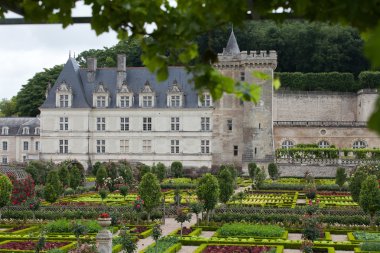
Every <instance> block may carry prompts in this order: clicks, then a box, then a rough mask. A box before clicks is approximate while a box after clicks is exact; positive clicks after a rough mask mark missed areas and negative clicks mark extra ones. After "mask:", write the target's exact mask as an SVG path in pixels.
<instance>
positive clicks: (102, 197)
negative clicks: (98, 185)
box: [98, 189, 108, 202]
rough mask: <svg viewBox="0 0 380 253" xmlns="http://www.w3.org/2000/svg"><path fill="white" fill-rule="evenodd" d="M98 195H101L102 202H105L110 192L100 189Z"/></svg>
mask: <svg viewBox="0 0 380 253" xmlns="http://www.w3.org/2000/svg"><path fill="white" fill-rule="evenodd" d="M98 194H99V197H100V198H101V199H102V202H103V201H104V199H106V198H107V195H108V191H107V190H106V189H100V190H99V192H98Z"/></svg>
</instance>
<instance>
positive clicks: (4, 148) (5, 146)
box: [3, 141, 8, 151]
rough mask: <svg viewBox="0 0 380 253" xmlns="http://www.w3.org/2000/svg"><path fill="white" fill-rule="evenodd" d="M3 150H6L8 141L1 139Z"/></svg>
mask: <svg viewBox="0 0 380 253" xmlns="http://www.w3.org/2000/svg"><path fill="white" fill-rule="evenodd" d="M3 150H4V151H6V150H8V142H6V141H3Z"/></svg>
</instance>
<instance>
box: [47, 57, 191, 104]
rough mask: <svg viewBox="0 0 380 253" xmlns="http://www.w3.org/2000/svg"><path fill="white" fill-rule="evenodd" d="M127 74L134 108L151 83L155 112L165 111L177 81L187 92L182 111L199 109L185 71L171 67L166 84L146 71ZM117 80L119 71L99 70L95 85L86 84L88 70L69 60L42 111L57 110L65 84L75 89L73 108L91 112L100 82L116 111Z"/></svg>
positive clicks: (131, 69) (129, 70) (139, 69)
mask: <svg viewBox="0 0 380 253" xmlns="http://www.w3.org/2000/svg"><path fill="white" fill-rule="evenodd" d="M126 74H127V77H126V82H127V85H128V88H129V90H130V91H131V92H133V93H134V105H133V107H138V104H139V101H138V100H139V94H140V92H141V90H142V88H143V87H144V84H145V83H146V81H149V83H150V85H151V87H152V89H153V91H154V92H155V94H156V105H155V108H166V107H167V106H166V105H167V102H166V96H167V92H168V90H169V89H170V88H171V86H172V85H173V82H174V81H175V80H176V81H177V82H178V86H179V88H180V89H181V91H182V92H184V106H183V107H184V108H195V107H198V94H197V92H196V91H195V89H194V86H193V85H192V83H191V78H192V77H191V75H189V74H188V73H187V72H186V70H185V69H184V68H183V67H169V78H168V80H166V81H164V82H157V80H156V76H155V75H154V74H153V73H151V72H150V71H149V70H148V69H147V68H145V67H128V68H127V70H126ZM116 78H117V70H116V68H98V69H97V70H96V75H95V82H93V83H89V82H88V80H87V69H80V68H79V66H78V63H77V62H76V61H75V59H73V58H69V59H68V61H67V62H66V64H65V66H64V68H63V70H62V72H61V73H60V75H59V77H58V79H57V80H56V82H55V84H54V86H53V87H52V88H51V89H50V91H49V93H48V97H47V99H46V100H45V102H44V103H43V105H42V106H41V108H55V107H56V106H55V94H56V90H57V87H59V85H60V84H61V83H62V81H65V82H66V83H67V84H68V85H69V86H70V87H71V88H72V91H73V103H72V106H71V107H72V108H91V107H92V94H93V91H94V90H95V88H96V87H97V85H98V84H99V83H100V82H102V83H103V84H104V87H105V88H106V89H107V90H108V91H109V92H110V97H111V100H110V105H109V108H115V107H116V94H117V85H116Z"/></svg>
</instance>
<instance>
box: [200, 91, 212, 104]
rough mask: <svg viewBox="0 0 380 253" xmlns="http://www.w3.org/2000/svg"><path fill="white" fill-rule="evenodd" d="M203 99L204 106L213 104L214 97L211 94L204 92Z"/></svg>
mask: <svg viewBox="0 0 380 253" xmlns="http://www.w3.org/2000/svg"><path fill="white" fill-rule="evenodd" d="M202 98H203V99H202V100H201V106H202V107H210V106H212V98H211V95H210V94H203V97H202Z"/></svg>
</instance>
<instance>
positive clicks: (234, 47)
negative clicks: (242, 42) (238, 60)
mask: <svg viewBox="0 0 380 253" xmlns="http://www.w3.org/2000/svg"><path fill="white" fill-rule="evenodd" d="M223 53H224V54H232V55H235V54H240V49H239V45H238V43H237V41H236V37H235V34H234V30H233V29H232V30H231V35H230V38H229V39H228V42H227V46H226V48H225V49H224V52H223Z"/></svg>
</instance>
